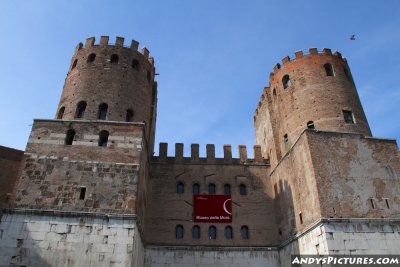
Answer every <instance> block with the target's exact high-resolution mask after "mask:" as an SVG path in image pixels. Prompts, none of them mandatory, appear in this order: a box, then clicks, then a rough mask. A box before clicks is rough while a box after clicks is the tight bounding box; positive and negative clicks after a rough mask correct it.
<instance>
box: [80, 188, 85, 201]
mask: <svg viewBox="0 0 400 267" xmlns="http://www.w3.org/2000/svg"><path fill="white" fill-rule="evenodd" d="M85 196H86V187H81V193H80V194H79V199H80V200H84V199H85Z"/></svg>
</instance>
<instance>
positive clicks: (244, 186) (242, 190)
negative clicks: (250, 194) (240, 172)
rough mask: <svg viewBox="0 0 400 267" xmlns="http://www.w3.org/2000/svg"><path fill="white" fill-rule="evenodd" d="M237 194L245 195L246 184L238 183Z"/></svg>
mask: <svg viewBox="0 0 400 267" xmlns="http://www.w3.org/2000/svg"><path fill="white" fill-rule="evenodd" d="M239 194H240V195H242V196H244V195H247V188H246V185H244V184H241V185H239Z"/></svg>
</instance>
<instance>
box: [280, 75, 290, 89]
mask: <svg viewBox="0 0 400 267" xmlns="http://www.w3.org/2000/svg"><path fill="white" fill-rule="evenodd" d="M282 84H283V88H284V89H286V88H288V87H290V86H291V85H292V82H291V81H290V78H289V75H285V76H283V78H282Z"/></svg>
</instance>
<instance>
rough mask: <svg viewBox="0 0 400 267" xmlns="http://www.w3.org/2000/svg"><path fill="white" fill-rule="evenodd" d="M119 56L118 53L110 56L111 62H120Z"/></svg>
mask: <svg viewBox="0 0 400 267" xmlns="http://www.w3.org/2000/svg"><path fill="white" fill-rule="evenodd" d="M118 60H119V57H118V55H117V54H112V55H111V58H110V63H113V64H118Z"/></svg>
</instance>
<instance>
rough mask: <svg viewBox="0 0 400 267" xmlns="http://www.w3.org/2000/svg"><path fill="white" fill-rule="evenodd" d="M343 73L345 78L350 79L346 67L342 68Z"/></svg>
mask: <svg viewBox="0 0 400 267" xmlns="http://www.w3.org/2000/svg"><path fill="white" fill-rule="evenodd" d="M343 71H344V75H345V76H346V79H347V80H349V81H351V77H350V73H349V71H348V70H347V69H346V68H343Z"/></svg>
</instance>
